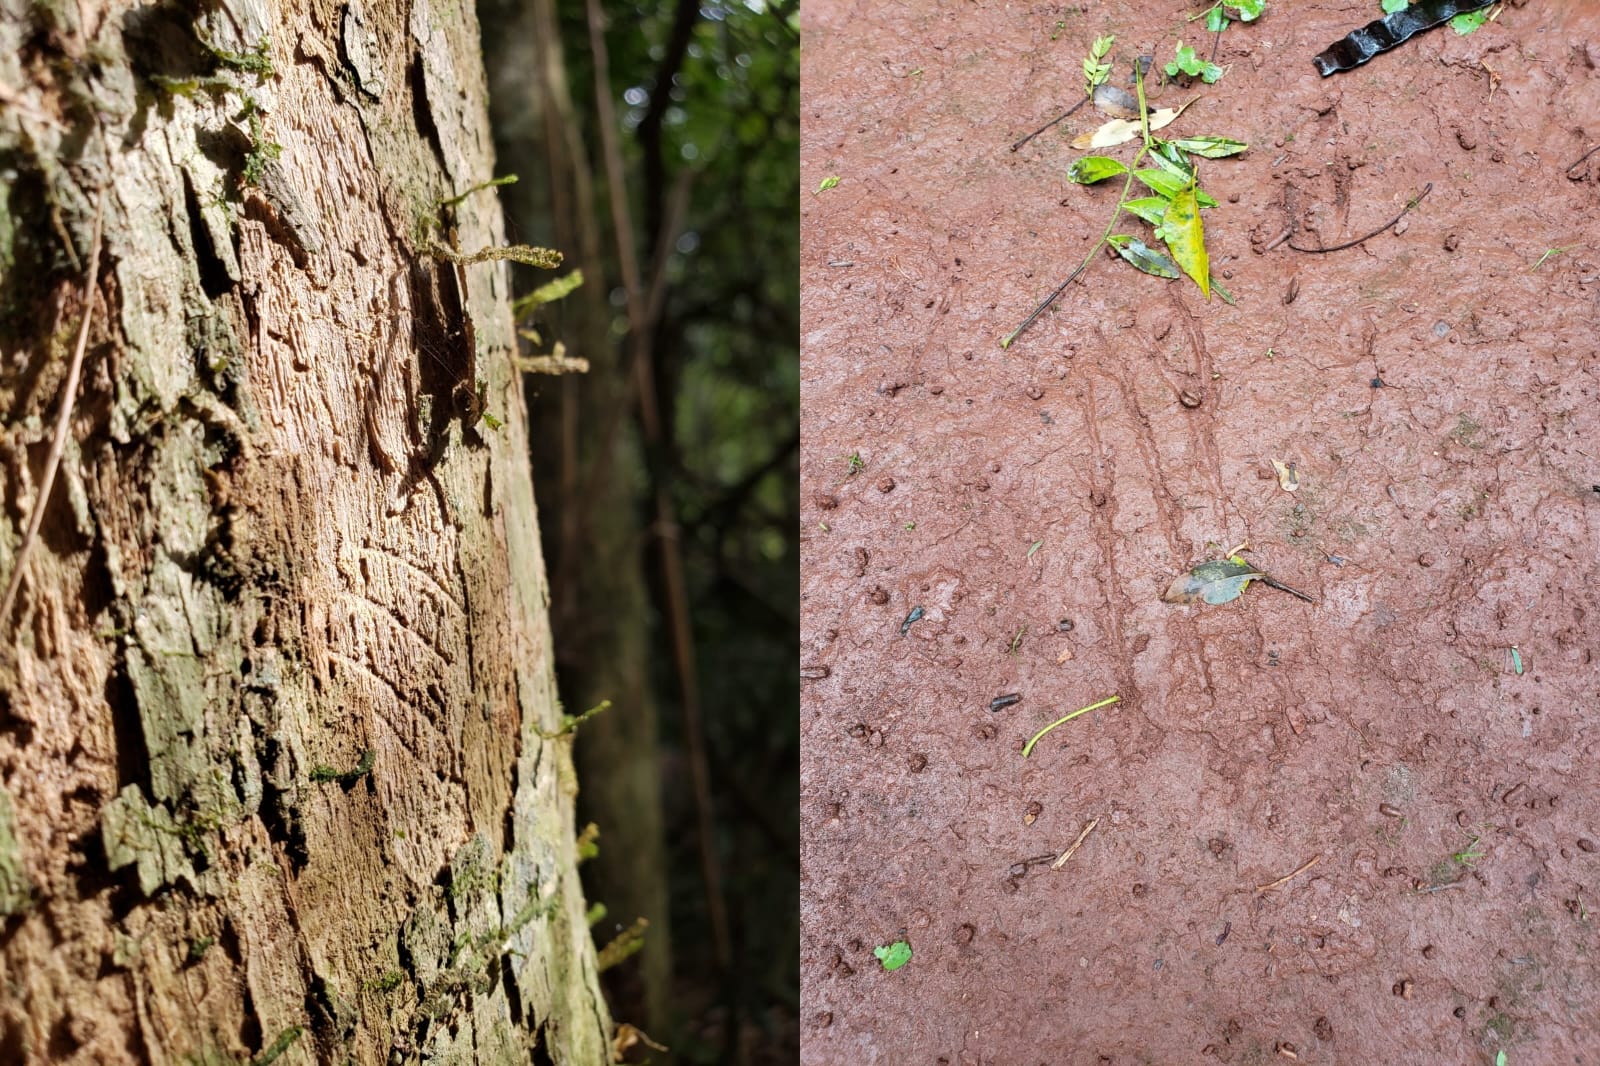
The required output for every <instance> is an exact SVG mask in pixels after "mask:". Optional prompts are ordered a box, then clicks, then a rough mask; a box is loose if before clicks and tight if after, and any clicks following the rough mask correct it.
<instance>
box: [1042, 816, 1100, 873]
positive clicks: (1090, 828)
mask: <svg viewBox="0 0 1600 1066" xmlns="http://www.w3.org/2000/svg"><path fill="white" fill-rule="evenodd" d="M1099 824H1100V819H1098V818H1091V819H1089V824H1088V825H1086V826H1084V827H1083V832H1081V833H1079V834H1078V839H1077V840H1074V841H1073V842H1072V846H1071V847H1070V848H1068V849H1067V850H1066V851H1063V852H1062V853H1061V858H1059V859H1057V860H1056V861H1055V862H1053V863H1051V864H1050V869H1052V870H1059V869H1061V868H1062V867H1063V866H1065V865H1066V864H1067V860H1068V859H1070V858H1072V856H1073V855H1074V854H1075V853H1076V852H1077V850H1078V849H1079V848H1080V847H1082V846H1083V842H1084V841H1085V840H1087V839H1088V838H1089V834H1090V833H1092V832H1094V827H1095V826H1097V825H1099Z"/></svg>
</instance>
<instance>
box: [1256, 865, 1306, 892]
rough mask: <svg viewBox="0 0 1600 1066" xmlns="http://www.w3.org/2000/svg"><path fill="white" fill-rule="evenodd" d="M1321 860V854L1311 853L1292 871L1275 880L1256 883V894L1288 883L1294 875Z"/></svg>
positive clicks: (1301, 872)
mask: <svg viewBox="0 0 1600 1066" xmlns="http://www.w3.org/2000/svg"><path fill="white" fill-rule="evenodd" d="M1321 861H1322V856H1321V855H1313V856H1312V857H1311V858H1310V859H1308V860H1306V861H1305V862H1304V863H1301V864H1300V866H1299V867H1298V868H1297V869H1295V870H1294V871H1292V872H1290V873H1286V874H1284V875H1283V876H1282V877H1280V878H1278V879H1277V880H1276V881H1268V882H1267V883H1266V884H1264V885H1257V886H1256V893H1257V894H1258V895H1260V894H1264V893H1267V892H1271V891H1272V890H1273V889H1275V888H1280V887H1282V886H1283V885H1286V884H1288V883H1289V882H1290V881H1293V880H1294V879H1295V878H1296V877H1299V876H1300V875H1301V874H1303V873H1305V872H1306V871H1307V870H1309V869H1311V868H1312V867H1313V866H1315V865H1316V864H1317V863H1319V862H1321Z"/></svg>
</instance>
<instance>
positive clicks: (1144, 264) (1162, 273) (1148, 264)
mask: <svg viewBox="0 0 1600 1066" xmlns="http://www.w3.org/2000/svg"><path fill="white" fill-rule="evenodd" d="M1106 243H1107V244H1109V245H1111V247H1113V248H1115V249H1116V250H1117V254H1118V255H1120V256H1122V258H1124V259H1126V260H1127V261H1128V262H1130V263H1132V264H1133V265H1134V266H1136V267H1138V268H1139V269H1140V270H1142V271H1144V272H1145V273H1146V274H1154V275H1155V276H1156V277H1158V278H1180V277H1182V276H1183V275H1182V274H1181V273H1179V271H1178V264H1176V263H1174V262H1173V261H1172V260H1170V259H1168V258H1167V257H1166V256H1164V255H1162V254H1161V253H1160V252H1158V251H1156V250H1155V249H1154V248H1151V247H1149V246H1148V245H1146V244H1145V243H1144V242H1143V241H1141V240H1140V239H1139V238H1137V237H1130V236H1129V235H1128V234H1126V233H1116V234H1113V235H1112V236H1110V237H1107V238H1106Z"/></svg>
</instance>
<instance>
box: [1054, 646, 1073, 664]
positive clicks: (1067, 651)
mask: <svg viewBox="0 0 1600 1066" xmlns="http://www.w3.org/2000/svg"><path fill="white" fill-rule="evenodd" d="M1070 658H1072V649H1071V648H1070V647H1068V648H1062V649H1061V654H1060V655H1057V656H1056V665H1057V666H1060V665H1061V664H1062V663H1064V662H1066V661H1067V660H1068V659H1070Z"/></svg>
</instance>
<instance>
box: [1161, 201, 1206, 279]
mask: <svg viewBox="0 0 1600 1066" xmlns="http://www.w3.org/2000/svg"><path fill="white" fill-rule="evenodd" d="M1195 192H1196V189H1195V187H1194V186H1193V185H1190V186H1189V187H1188V188H1186V189H1184V190H1182V191H1181V192H1179V193H1178V194H1177V195H1176V196H1174V197H1173V198H1172V202H1171V203H1170V204H1168V205H1167V214H1166V217H1165V218H1164V219H1163V221H1162V225H1161V228H1162V230H1163V231H1165V238H1164V239H1165V240H1166V242H1167V250H1168V251H1170V252H1171V253H1172V258H1173V259H1175V260H1177V263H1178V265H1179V266H1181V267H1183V272H1184V273H1185V274H1188V275H1189V276H1190V277H1191V278H1193V279H1194V283H1195V284H1196V285H1198V286H1200V291H1201V292H1202V293H1204V294H1205V297H1206V299H1208V300H1209V299H1211V259H1210V256H1208V255H1207V254H1206V234H1205V226H1204V225H1203V224H1202V223H1201V221H1200V205H1199V204H1198V203H1197V202H1196V197H1195Z"/></svg>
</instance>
